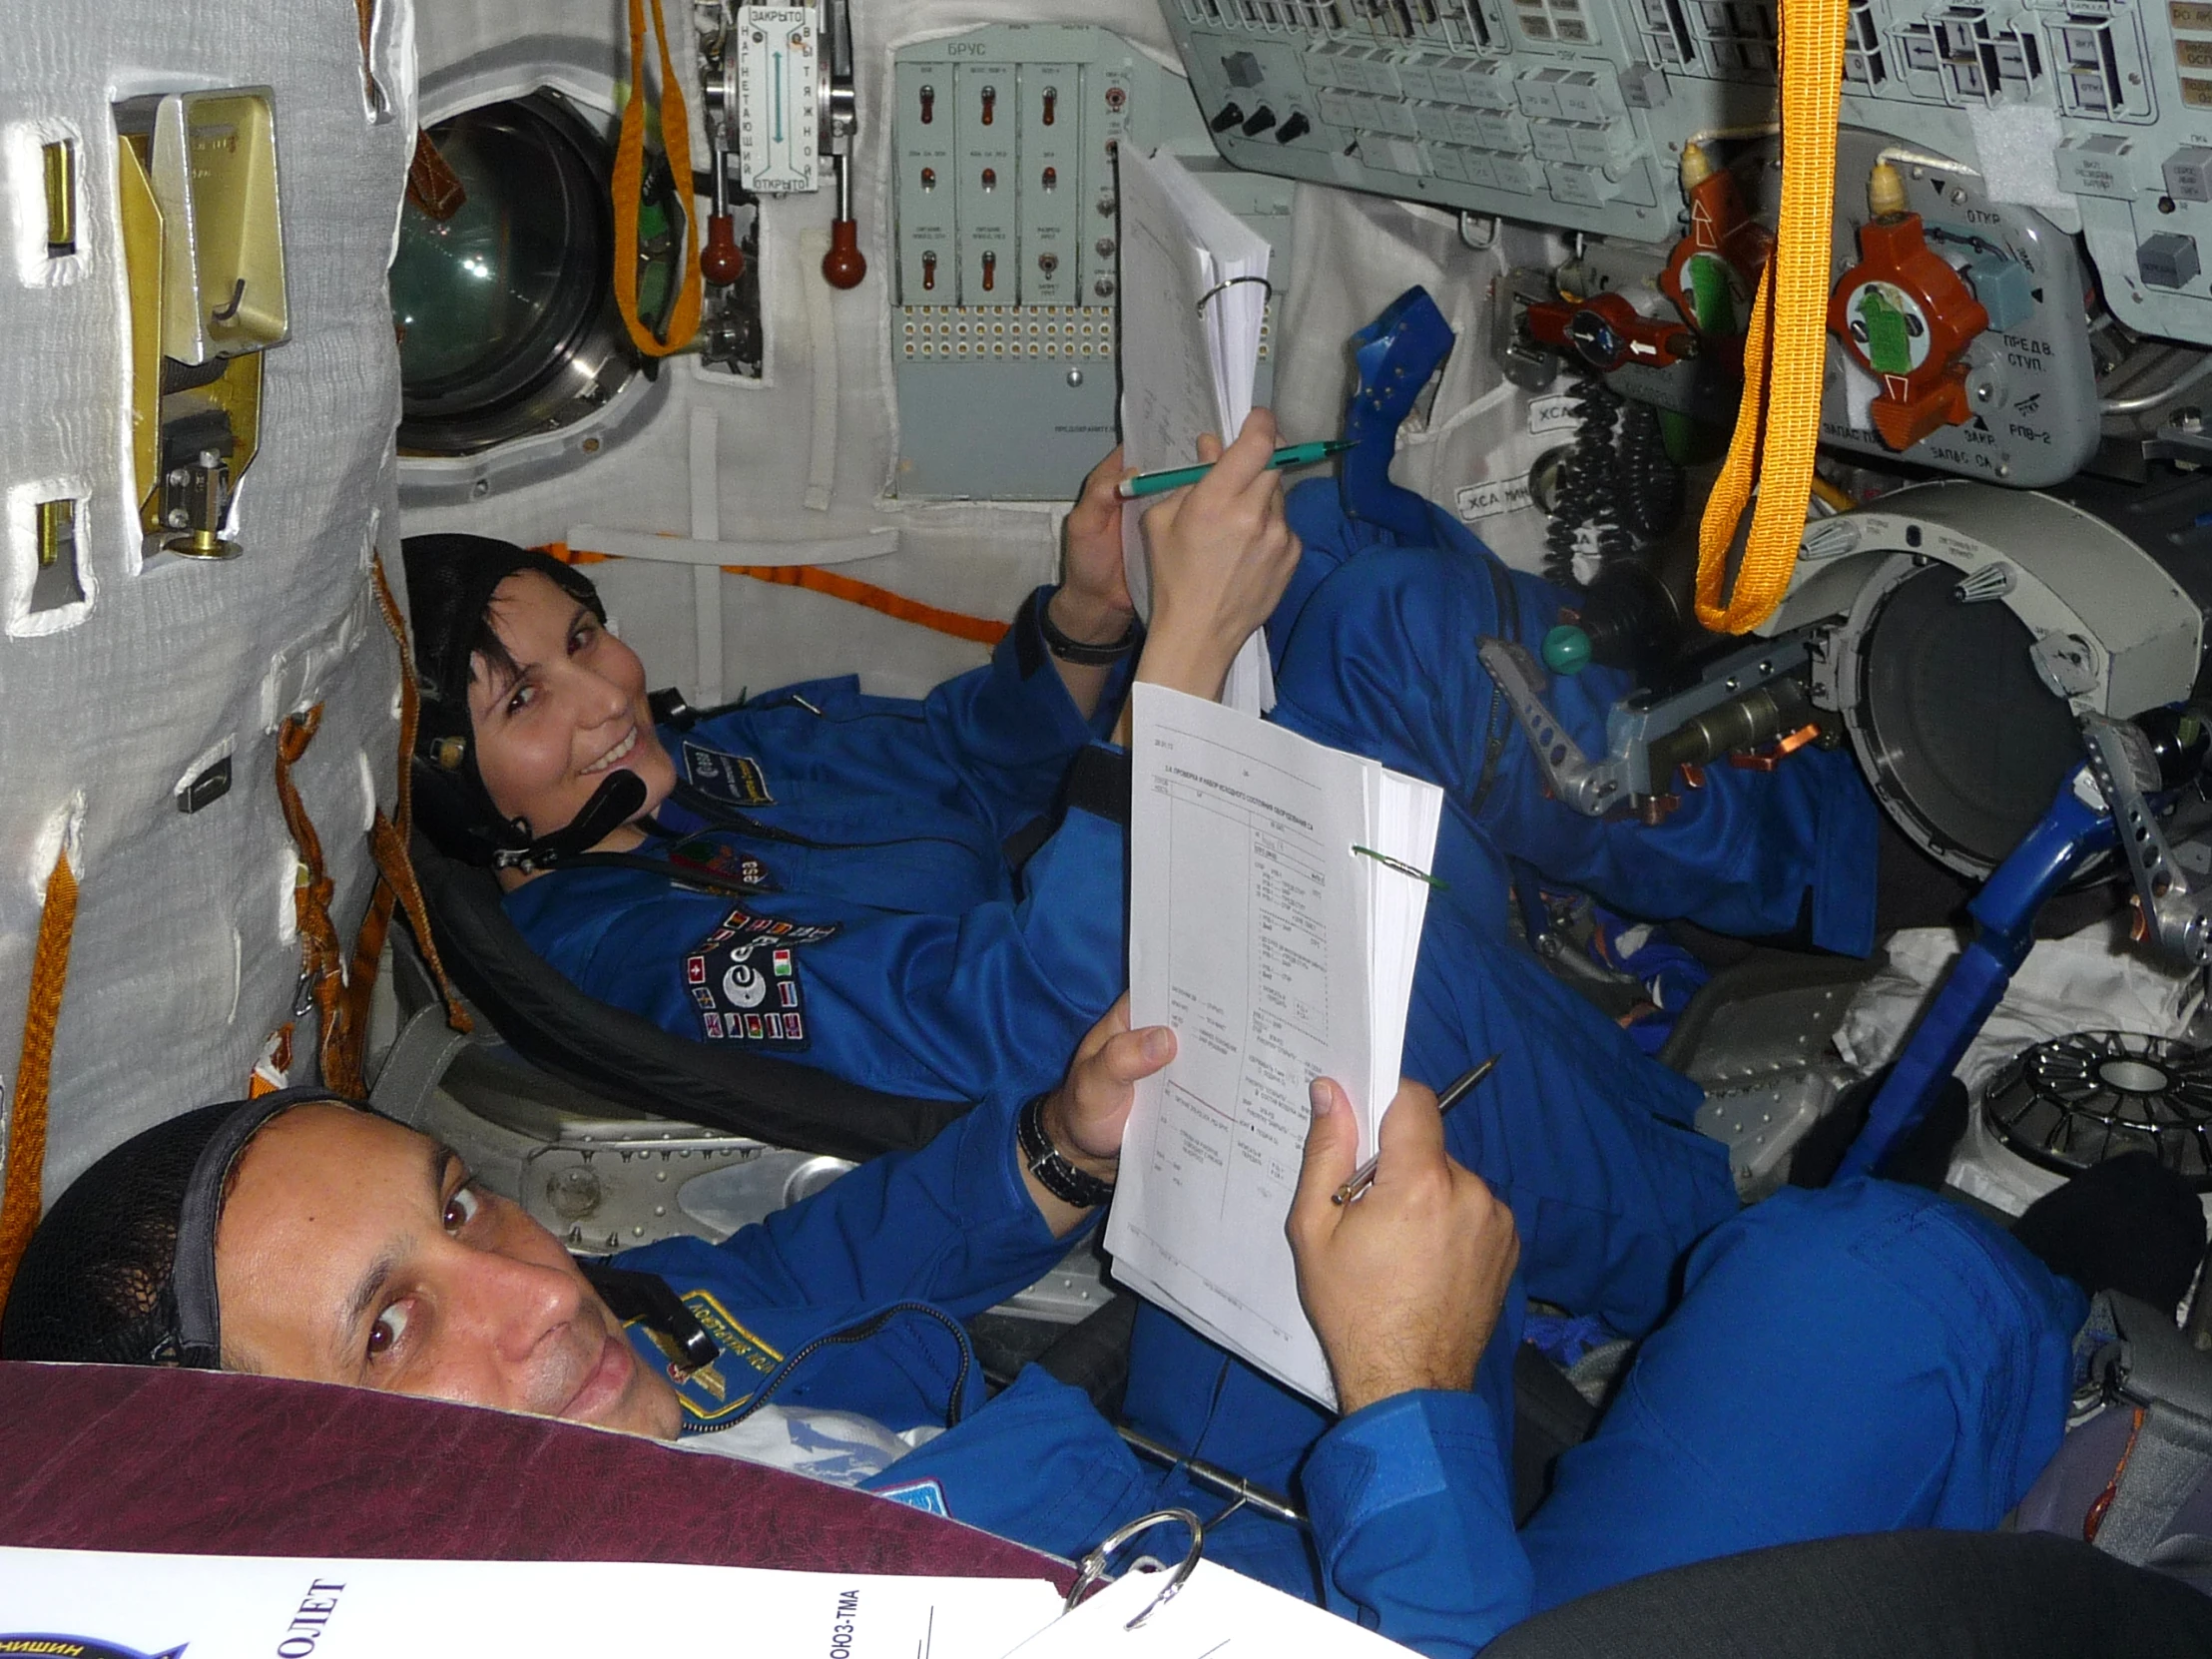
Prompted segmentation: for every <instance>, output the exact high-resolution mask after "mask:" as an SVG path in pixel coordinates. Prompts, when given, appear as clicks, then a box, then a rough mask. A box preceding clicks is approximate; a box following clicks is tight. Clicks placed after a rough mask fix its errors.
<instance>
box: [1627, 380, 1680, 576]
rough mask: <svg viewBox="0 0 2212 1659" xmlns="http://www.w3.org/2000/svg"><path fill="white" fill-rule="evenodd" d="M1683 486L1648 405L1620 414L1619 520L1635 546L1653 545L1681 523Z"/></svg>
mask: <svg viewBox="0 0 2212 1659" xmlns="http://www.w3.org/2000/svg"><path fill="white" fill-rule="evenodd" d="M1687 487H1688V486H1687V482H1686V480H1685V479H1684V478H1683V476H1682V469H1681V468H1680V467H1679V466H1676V465H1675V464H1674V461H1673V459H1672V457H1670V456H1669V455H1668V454H1667V440H1666V435H1665V434H1664V433H1663V432H1661V431H1660V430H1659V412H1658V411H1657V410H1656V409H1654V408H1653V407H1652V406H1651V405H1650V404H1649V403H1630V404H1628V405H1626V406H1625V407H1624V408H1623V409H1622V410H1621V437H1620V505H1621V518H1622V521H1623V522H1624V523H1626V524H1627V526H1628V527H1629V529H1630V530H1632V531H1633V532H1634V533H1635V535H1636V538H1637V540H1638V541H1639V542H1654V541H1657V540H1658V539H1659V538H1660V537H1661V536H1664V535H1666V534H1667V533H1668V532H1669V531H1670V530H1672V529H1673V528H1674V527H1675V526H1676V525H1677V524H1679V523H1681V522H1682V508H1683V504H1684V496H1685V495H1686V494H1687Z"/></svg>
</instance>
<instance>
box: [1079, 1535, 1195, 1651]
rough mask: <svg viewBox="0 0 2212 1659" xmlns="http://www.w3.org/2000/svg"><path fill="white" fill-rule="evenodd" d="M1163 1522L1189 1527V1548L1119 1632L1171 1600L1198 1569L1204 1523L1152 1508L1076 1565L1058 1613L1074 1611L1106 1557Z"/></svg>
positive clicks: (1097, 1578)
mask: <svg viewBox="0 0 2212 1659" xmlns="http://www.w3.org/2000/svg"><path fill="white" fill-rule="evenodd" d="M1167 1521H1181V1522H1182V1523H1183V1525H1185V1526H1187V1527H1189V1528H1190V1532H1191V1547H1190V1548H1189V1549H1187V1550H1185V1551H1184V1552H1183V1559H1182V1560H1181V1561H1179V1562H1177V1563H1176V1565H1175V1567H1174V1569H1173V1570H1172V1571H1169V1572H1167V1573H1165V1574H1163V1575H1162V1576H1164V1577H1165V1578H1166V1579H1167V1583H1166V1584H1164V1585H1163V1586H1161V1589H1160V1592H1159V1594H1157V1595H1155V1596H1154V1597H1153V1598H1152V1599H1151V1600H1150V1601H1148V1602H1146V1603H1145V1604H1144V1606H1143V1607H1142V1608H1140V1609H1139V1610H1138V1612H1137V1616H1136V1617H1135V1618H1133V1619H1131V1620H1130V1621H1129V1622H1128V1623H1127V1624H1125V1625H1123V1626H1122V1629H1124V1630H1134V1629H1136V1628H1137V1627H1138V1626H1139V1625H1141V1624H1143V1623H1144V1621H1145V1620H1146V1619H1149V1618H1150V1617H1152V1615H1153V1614H1154V1613H1157V1612H1158V1611H1159V1610H1160V1609H1161V1608H1163V1607H1165V1606H1166V1605H1167V1604H1168V1603H1169V1602H1171V1601H1173V1600H1174V1599H1175V1593H1176V1591H1178V1590H1180V1589H1182V1587H1183V1584H1184V1581H1185V1580H1186V1579H1188V1578H1189V1577H1190V1576H1191V1573H1192V1571H1193V1570H1194V1569H1195V1568H1196V1567H1197V1566H1198V1558H1199V1557H1200V1556H1202V1555H1204V1554H1205V1553H1206V1525H1205V1522H1203V1521H1201V1520H1200V1519H1199V1518H1198V1516H1197V1515H1196V1514H1194V1513H1193V1512H1192V1511H1191V1510H1189V1509H1155V1510H1153V1511H1152V1512H1151V1513H1150V1514H1148V1515H1139V1516H1138V1517H1137V1518H1136V1519H1135V1520H1133V1521H1131V1522H1129V1524H1128V1525H1126V1526H1121V1527H1117V1528H1116V1529H1115V1530H1113V1531H1112V1532H1109V1533H1108V1534H1107V1535H1106V1537H1105V1538H1104V1539H1103V1540H1102V1541H1101V1542H1100V1543H1099V1545H1098V1547H1097V1548H1096V1549H1094V1550H1092V1551H1091V1552H1090V1553H1089V1554H1088V1555H1086V1556H1084V1557H1083V1559H1082V1560H1081V1561H1079V1562H1077V1563H1076V1568H1075V1582H1074V1584H1072V1585H1071V1586H1069V1589H1068V1597H1067V1602H1066V1604H1065V1605H1064V1606H1063V1607H1062V1609H1061V1610H1062V1611H1063V1612H1067V1613H1072V1612H1074V1611H1075V1607H1076V1604H1077V1603H1078V1602H1080V1601H1081V1600H1082V1599H1083V1592H1084V1591H1085V1590H1088V1589H1089V1588H1090V1587H1091V1586H1092V1585H1093V1584H1096V1583H1098V1582H1099V1581H1100V1580H1101V1579H1103V1578H1104V1577H1105V1576H1106V1557H1107V1556H1109V1555H1111V1554H1112V1553H1113V1552H1114V1551H1115V1550H1117V1549H1119V1548H1121V1546H1122V1545H1123V1544H1125V1543H1127V1542H1128V1541H1129V1540H1130V1539H1131V1538H1134V1537H1136V1536H1137V1534H1138V1533H1140V1532H1144V1531H1147V1530H1149V1529H1150V1528H1152V1527H1155V1526H1159V1525H1161V1524H1162V1523H1164V1522H1167Z"/></svg>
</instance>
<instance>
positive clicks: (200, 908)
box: [0, 0, 413, 1202]
mask: <svg viewBox="0 0 2212 1659" xmlns="http://www.w3.org/2000/svg"><path fill="white" fill-rule="evenodd" d="M406 6H407V0H381V4H380V6H379V15H378V17H377V19H376V24H375V31H374V50H373V66H374V70H375V73H376V76H377V79H378V81H379V82H380V84H381V86H382V87H383V89H384V92H385V100H384V109H383V110H382V111H381V112H380V113H379V112H372V111H371V109H370V107H369V101H368V98H367V96H366V93H365V90H364V85H363V80H362V73H361V68H362V65H361V48H360V44H359V33H358V28H359V25H358V19H357V16H356V12H355V8H354V6H353V4H352V0H225V3H224V4H222V5H190V6H178V5H175V4H170V3H157V0H13V3H12V4H10V5H8V6H7V7H6V8H5V17H6V23H7V29H6V33H7V39H8V48H7V51H6V52H5V53H0V139H4V141H5V142H6V144H7V146H8V157H9V166H8V167H7V168H6V169H5V170H4V172H0V192H4V193H5V195H4V200H0V218H4V220H5V223H6V226H7V229H8V232H9V234H10V235H11V237H12V238H13V240H14V244H15V246H14V250H13V252H14V255H15V257H14V258H13V259H12V260H9V261H8V262H6V263H5V265H0V340H5V341H6V342H7V348H6V350H4V351H0V500H4V501H5V503H6V511H7V513H8V515H9V517H8V523H7V526H6V534H5V537H4V538H0V558H4V559H5V561H6V566H5V570H4V572H0V575H4V578H5V581H4V587H0V592H4V594H5V595H6V596H7V597H8V598H9V600H10V601H11V603H10V604H9V607H8V609H7V610H6V611H5V613H4V615H5V618H6V627H5V631H4V632H0V779H4V780H5V788H0V1084H4V1085H5V1094H4V1098H0V1111H4V1112H8V1113H12V1110H13V1106H14V1102H15V1099H16V1088H15V1085H16V1081H17V1080H16V1078H15V1076H14V1072H15V1068H16V1056H17V1053H18V1050H19V1045H20V1040H21V1031H22V1021H23V1014H24V997H25V993H26V986H27V980H28V977H29V973H30V967H31V961H32V956H33V947H34V944H35V940H36V935H37V929H38V922H39V912H40V904H41V895H42V891H43V886H44V883H45V879H46V874H47V871H48V869H49V867H50V866H51V863H52V860H53V856H54V852H55V848H56V845H57V843H58V842H59V841H60V840H61V839H62V838H63V836H64V834H66V837H67V840H68V844H69V846H70V848H71V855H72V862H73V864H74V867H75V868H76V871H77V875H78V880H79V885H80V889H81V896H80V899H79V903H78V911H77V922H76V932H75V939H74V945H73V949H72V951H71V957H70V966H69V979H68V987H67V992H66V994H65V996H64V998H63V1001H62V1004H61V1012H60V1021H59V1027H58V1031H57V1035H56V1040H55V1051H54V1062H53V1077H52V1096H51V1102H52V1107H51V1121H50V1127H49V1141H48V1153H47V1160H46V1171H45V1193H46V1198H47V1200H48V1201H49V1202H51V1201H52V1199H53V1198H54V1197H55V1196H56V1195H57V1194H58V1193H59V1192H60V1191H61V1190H62V1189H63V1187H64V1186H65V1185H66V1184H67V1183H68V1182H69V1180H70V1179H72V1178H73V1177H74V1176H75V1175H76V1174H77V1173H78V1172H79V1171H80V1170H82V1169H83V1168H84V1167H85V1166H86V1165H87V1164H88V1163H90V1162H91V1161H92V1160H93V1159H94V1158H96V1157H97V1156H98V1155H99V1154H100V1153H101V1152H103V1151H105V1150H106V1149H107V1148H108V1147H110V1146H112V1145H113V1144H115V1143H116V1142H117V1141H120V1140H122V1139H123V1138H125V1137H126V1136H128V1135H129V1134H132V1133H134V1132H136V1131H137V1130H138V1129H140V1128H142V1127H145V1126H146V1125H148V1124H151V1123H154V1122H156V1121H158V1120H160V1119H162V1118H164V1117H168V1116H171V1115H173V1114H175V1113H176V1112H178V1111H181V1110H183V1109H185V1108H187V1107H190V1106H194V1105H198V1104H202V1103H204V1102H207V1101H211V1100H218V1099H223V1098H227V1097H230V1096H235V1095H238V1094H242V1093H244V1092H245V1087H246V1082H247V1077H248V1073H249V1071H250V1069H251V1068H252V1066H253V1064H254V1062H255V1061H256V1059H257V1058H258V1057H259V1056H260V1054H261V1052H262V1050H263V1047H264V1044H265V1043H266V1042H267V1041H268V1039H269V1037H270V1036H271V1034H272V1032H273V1031H274V1030H275V1029H276V1028H277V1026H278V1025H279V1024H281V1023H282V1022H283V1021H285V1020H287V1019H289V1018H290V1017H291V1009H292V1002H293V994H294V987H295V984H296V982H297V979H298V974H299V951H298V944H297V941H296V939H295V938H294V937H293V936H292V921H291V914H292V911H291V905H292V899H291V877H292V869H293V860H292V853H291V845H290V841H289V838H288V837H287V835H286V833H285V830H284V826H283V822H282V819H281V817H280V815H279V813H278V809H277V796H276V790H275V784H274V775H273V765H274V759H275V748H274V725H275V722H276V720H277V719H278V718H280V717H281V715H282V714H283V713H284V712H286V710H288V709H290V708H292V707H295V706H301V705H305V704H309V703H317V702H319V703H322V704H323V705H324V706H325V718H324V722H323V727H322V730H321V733H320V735H319V736H318V737H317V738H316V739H315V741H314V743H313V745H312V747H311V748H310V749H309V751H308V753H307V755H306V758H305V760H304V762H303V763H302V765H301V767H300V768H299V769H298V772H297V778H298V782H299V784H300V787H301V790H302V793H303V795H304V798H305V801H306V805H307V808H308V811H309V813H310V815H311V817H312V818H313V820H314V823H315V825H316V827H317V829H318V830H319V831H320V833H321V837H322V841H323V845H324V849H325V852H326V853H327V856H328V867H329V872H330V874H331V875H332V876H333V877H335V879H336V882H337V897H336V904H335V914H336V917H337V919H338V922H339V926H340V930H341V932H342V933H343V934H344V936H345V938H346V939H347V941H348V943H349V942H350V939H351V933H352V928H353V926H354V924H355V923H356V922H357V921H358V918H359V916H360V914H361V911H362V908H363V906H364V903H365V900H366V897H367V893H368V888H369V882H370V876H371V871H370V868H369V864H368V858H367V849H366V842H365V840H364V837H363V833H362V832H363V830H365V828H366V826H367V823H368V818H369V814H370V812H371V810H372V807H373V805H375V804H376V803H381V804H382V805H383V806H384V807H385V808H386V809H387V810H388V809H389V806H390V801H391V793H392V785H393V782H394V777H395V767H394V752H395V747H396V737H397V724H396V693H397V684H398V682H397V657H396V654H395V653H394V651H393V650H392V648H391V645H390V643H389V637H388V635H387V634H386V632H385V629H384V626H383V623H382V622H381V620H380V619H379V618H378V616H377V614H376V611H375V608H374V605H373V602H372V600H371V599H370V597H369V588H368V576H367V569H368V559H369V553H370V550H371V548H372V547H373V546H375V545H377V544H378V543H381V544H382V545H383V547H384V550H385V557H386V561H387V563H395V562H396V541H395V540H394V533H393V528H392V527H393V524H394V521H395V520H396V517H397V513H396V495H395V491H394V478H395V474H394V472H393V463H392V452H391V432H392V425H393V422H394V420H395V418H396V415H397V408H398V368H397V359H396V354H395V351H394V348H393V342H392V332H391V319H390V311H389V307H388V304H387V301H386V298H385V290H384V271H385V267H386V264H387V262H388V259H389V254H390V248H391V240H392V231H393V224H394V217H395V214H396V212H397V207H398V201H399V196H400V191H401V189H402V186H403V182H404V178H405V170H406V164H407V159H408V155H409V152H410V149H411V144H412V137H413V119H412V62H411V52H412V44H411V27H412V26H411V19H410V18H409V16H408V14H407V10H406ZM255 85H266V86H269V87H271V88H273V89H274V92H275V103H276V118H277V156H278V168H279V190H280V195H281V206H282V235H283V243H284V256H285V264H286V271H287V276H288V285H289V307H290V325H291V337H290V339H289V340H288V341H287V342H286V343H284V344H281V345H279V346H277V347H275V348H274V349H272V350H271V351H269V353H268V354H267V360H266V379H265V387H264V394H263V421H262V432H263V441H262V447H261V452H260V455H259V457H258V458H257V459H256V460H255V462H254V463H253V466H252V468H251V470H250V471H248V472H247V474H246V476H245V481H244V485H243V488H242V491H241V494H240V497H239V501H238V506H237V511H236V516H235V519H234V528H233V530H232V534H233V535H234V536H235V538H236V539H237V540H238V541H239V542H241V543H242V544H243V546H244V549H245V551H244V553H243V555H242V556H241V557H239V558H237V559H234V560H230V561H227V562H222V563H203V562H194V561H185V560H179V559H175V558H174V557H172V558H168V559H157V560H155V561H151V562H148V563H147V564H146V565H145V567H144V568H143V569H142V568H141V560H140V557H139V537H138V534H137V528H136V523H135V518H136V514H135V511H134V505H133V499H132V495H133V491H132V486H131V483H130V477H131V463H130V454H129V447H128V446H129V417H128V406H129V397H130V383H129V381H130V369H129V357H128V343H129V322H128V313H127V310H126V296H125V274H124V270H123V265H122V255H121V247H120V241H119V231H118V225H117V217H116V192H115V184H114V180H115V155H116V137H115V127H114V122H113V120H112V117H111V114H110V110H111V106H112V104H113V103H114V101H115V100H117V99H119V98H126V97H131V96H135V95H140V94H147V93H165V92H175V91H190V90H199V89H213V88H224V87H240V86H255ZM54 134H66V135H68V136H70V137H72V138H74V139H76V140H77V141H78V145H79V155H80V158H81V162H82V167H81V170H80V182H79V193H78V207H79V232H78V237H79V253H78V254H77V255H76V256H75V257H74V258H72V259H69V260H67V261H60V262H48V261H47V260H45V259H44V257H43V246H42V245H43V242H44V237H43V227H44V225H45V222H46V221H45V206H44V200H43V196H42V195H41V194H40V190H39V183H40V181H39V175H38V173H37V171H36V167H35V165H33V166H31V167H29V168H26V167H24V166H21V165H18V160H19V157H20V155H22V154H24V153H26V152H24V150H23V148H22V147H23V145H24V144H25V143H26V142H28V143H29V144H30V146H31V148H30V149H29V150H28V152H27V154H28V155H29V157H30V159H31V161H32V163H33V164H35V162H36V159H37V150H36V144H37V143H38V142H41V141H42V140H43V139H44V138H45V137H47V136H51V135H54ZM57 481H59V482H60V483H61V484H63V485H65V486H67V488H68V490H69V492H70V493H76V494H81V495H83V496H84V497H85V498H86V499H85V501H84V504H83V505H82V507H81V509H80V512H81V519H80V523H79V526H78V529H79V545H80V549H81V565H82V570H83V577H84V587H85V588H86V590H87V594H88V599H87V602H86V603H85V604H83V605H81V606H76V607H72V608H70V609H68V610H66V611H54V612H48V613H45V614H41V615H36V616H30V617H25V616H23V615H22V614H20V613H21V609H22V607H21V604H20V600H19V596H20V595H22V594H23V593H25V592H26V591H27V584H28V583H29V581H30V578H31V574H32V562H33V560H34V558H35V543H34V541H33V538H32V535H31V531H30V523H31V521H30V517H29V514H30V511H31V503H32V502H34V501H35V500H36V499H38V498H40V497H42V496H48V495H52V494H54V493H56V490H55V487H54V486H55V484H56V483H57ZM221 753H228V754H229V756H230V759H231V764H232V771H233V783H232V786H231V789H230V793H229V794H228V795H227V796H225V797H224V798H223V799H221V800H220V801H217V802H215V803H214V804H213V805H211V806H209V807H207V808H205V809H204V810H202V811H200V812H198V813H195V814H192V815H189V816H188V815H186V814H184V813H181V812H180V811H179V808H178V802H177V799H176V790H177V788H178V786H179V784H180V783H181V782H183V781H184V780H186V779H188V778H190V777H192V776H193V775H194V774H196V773H197V772H199V771H200V770H202V769H203V768H204V767H205V766H206V765H207V764H208V763H209V762H210V761H211V760H213V759H214V758H215V757H216V756H217V755H218V754H221ZM371 795H373V796H374V797H375V802H372V801H371V799H370V797H371ZM300 1034H301V1036H302V1037H303V1038H308V1039H311V1037H312V1034H313V1033H312V1022H311V1019H310V1020H309V1021H307V1022H305V1023H304V1024H303V1026H302V1029H301V1033H300ZM303 1052H305V1053H310V1054H311V1052H312V1050H311V1046H309V1047H305V1048H304V1049H303ZM297 1071H298V1068H295V1075H297Z"/></svg>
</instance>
